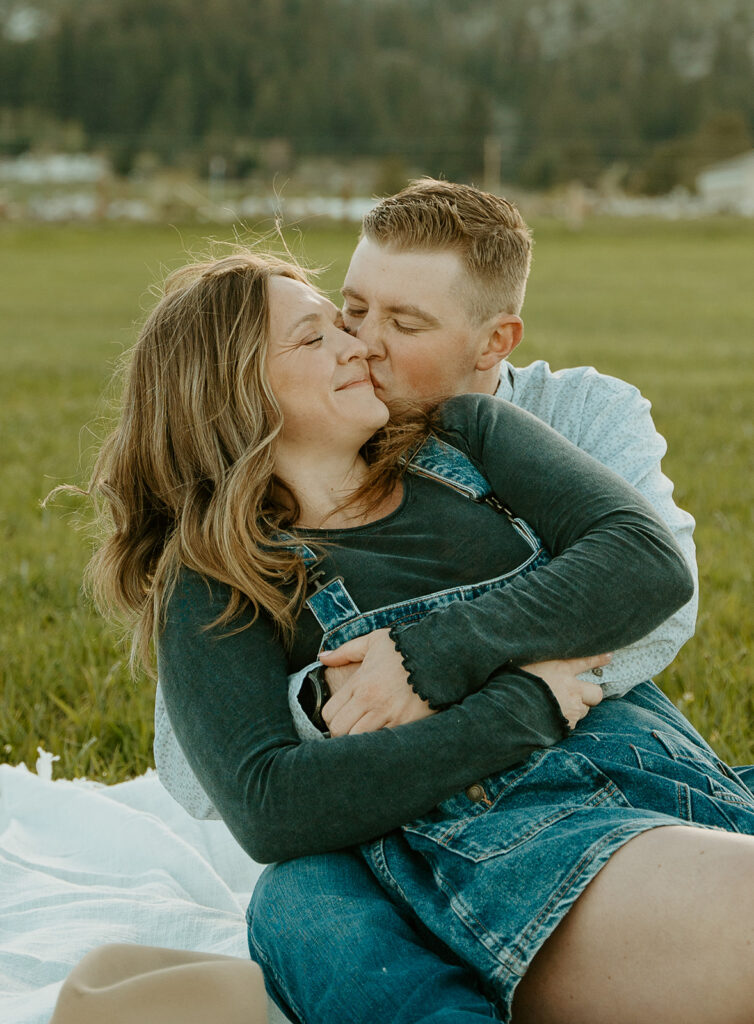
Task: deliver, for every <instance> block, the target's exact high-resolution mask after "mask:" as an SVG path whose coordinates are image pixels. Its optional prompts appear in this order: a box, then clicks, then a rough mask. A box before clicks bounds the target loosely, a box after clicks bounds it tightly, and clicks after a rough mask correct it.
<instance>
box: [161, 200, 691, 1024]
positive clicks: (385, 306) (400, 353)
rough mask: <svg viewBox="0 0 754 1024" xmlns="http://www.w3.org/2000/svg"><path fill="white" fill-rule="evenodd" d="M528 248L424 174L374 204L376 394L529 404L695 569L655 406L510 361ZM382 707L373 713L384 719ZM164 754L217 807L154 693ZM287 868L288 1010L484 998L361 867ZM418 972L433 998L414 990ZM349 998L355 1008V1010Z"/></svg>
mask: <svg viewBox="0 0 754 1024" xmlns="http://www.w3.org/2000/svg"><path fill="white" fill-rule="evenodd" d="M530 254H531V241H530V236H529V232H528V229H527V227H526V225H525V224H524V222H523V220H522V219H521V217H520V215H519V214H518V211H517V210H516V209H515V208H514V207H513V206H511V205H510V204H509V203H507V202H506V201H505V200H503V199H500V198H498V197H496V196H492V195H489V194H487V193H483V192H481V191H479V190H478V189H474V188H471V187H468V186H463V185H456V184H453V183H447V182H439V181H432V180H425V181H420V182H416V183H414V184H412V185H411V186H409V187H408V188H407V189H405V190H404V191H403V192H401V193H399V194H398V195H397V196H394V197H392V198H390V199H386V200H383V201H382V202H381V203H379V204H378V205H377V206H376V207H375V209H374V210H373V211H372V212H371V213H370V214H368V215H367V217H366V218H365V220H364V224H363V230H362V237H361V240H360V241H359V244H358V245H357V247H356V250H355V252H354V255H353V258H352V261H351V264H350V267H349V270H348V273H347V275H346V279H345V282H344V285H343V296H344V300H345V303H344V309H343V315H344V320H345V323H346V326H347V327H348V328H349V329H350V330H351V331H352V332H354V333H356V334H358V336H359V338H360V339H362V340H363V341H364V342H365V343H366V344H367V347H368V350H369V352H368V356H369V360H370V368H371V374H372V378H373V382H374V385H375V388H376V391H377V394H378V396H379V397H380V398H382V399H383V400H384V401H386V402H387V403H388V405H396V404H399V403H400V402H401V401H402V400H406V399H408V400H419V401H422V402H425V403H431V402H432V401H434V400H437V399H439V398H442V397H445V396H449V395H452V394H461V393H465V392H487V393H491V394H492V393H494V394H496V395H497V396H498V397H500V398H501V399H506V400H508V401H511V402H513V403H514V404H516V405H519V406H521V407H523V408H525V409H527V410H528V411H529V412H531V413H533V414H534V415H536V416H538V417H539V418H541V419H542V420H544V421H545V422H547V423H548V424H550V425H551V426H553V427H554V428H555V429H556V430H558V431H559V432H560V433H562V434H563V435H564V436H566V437H567V438H568V439H569V440H571V441H572V442H574V443H575V444H577V445H578V446H579V447H581V448H582V449H584V450H585V451H587V452H589V453H590V454H591V455H592V456H594V457H595V458H597V459H599V460H600V461H601V462H603V463H604V464H606V465H608V466H609V467H610V468H612V469H613V470H615V471H616V472H618V473H620V474H621V475H622V476H623V477H624V478H626V479H627V480H629V481H630V482H631V483H632V484H634V486H636V487H637V488H638V489H639V490H640V491H641V492H642V493H643V495H644V497H645V498H647V499H648V500H649V501H650V502H651V503H652V504H653V506H654V507H655V509H656V510H657V511H658V513H659V514H660V515H661V517H662V518H663V519H664V520H665V522H666V523H667V525H668V526H669V527H670V528H671V530H672V531H673V533H674V535H675V537H676V540H677V542H678V543H679V545H680V547H681V549H682V550H683V552H684V554H685V556H686V558H687V560H688V562H689V565H690V566H691V567H692V568H693V570H694V573H695V558H694V547H693V541H692V531H693V520H692V518H691V517H690V516H689V515H687V514H686V513H684V512H682V511H680V510H679V509H678V508H676V506H675V504H674V503H673V500H672V484H671V483H670V481H669V480H668V479H667V478H666V477H665V476H664V475H663V474H662V472H661V468H660V460H661V458H662V456H663V455H664V453H665V450H666V446H665V443H664V441H663V439H662V438H661V437H660V436H659V435H658V434H657V432H656V430H655V428H654V425H653V423H652V420H651V416H650V413H649V403H648V402H647V401H646V400H644V399H643V398H642V397H641V395H640V394H639V392H638V391H637V390H636V389H635V388H633V387H631V386H630V385H628V384H625V383H624V382H622V381H619V380H616V379H614V378H611V377H605V376H603V375H601V374H599V373H597V372H596V371H595V370H594V369H592V368H584V367H581V368H577V369H572V370H565V371H560V372H557V373H553V372H551V371H550V369H549V367H548V365H547V364H546V363H543V362H536V363H533V364H531V365H530V366H527V367H525V368H523V369H516V368H514V367H513V366H511V365H510V363H509V362H508V361H507V359H508V356H509V355H510V354H511V352H512V351H513V350H514V349H515V347H516V346H517V345H518V344H519V342H520V341H521V338H522V335H523V324H522V321H521V318H520V315H519V314H520V311H521V306H522V304H523V299H524V292H525V287H526V281H527V277H528V273H529V266H530ZM695 615H696V598H694V599H693V600H692V601H690V602H689V603H688V604H687V605H686V606H685V607H684V608H683V609H681V610H680V611H679V612H678V613H676V615H674V616H673V617H672V618H671V619H670V620H668V621H667V622H666V623H664V624H663V626H662V627H660V628H659V629H657V630H655V632H654V633H652V634H650V635H649V636H648V637H646V638H644V640H642V641H641V642H639V643H637V644H635V645H633V646H632V647H630V648H628V649H626V650H624V651H620V652H616V654H615V655H614V657H613V660H612V662H611V664H610V665H609V666H607V667H605V668H604V669H602V670H600V671H601V673H602V675H601V678H600V679H599V681H600V683H601V684H602V686H603V690H604V692H605V694H606V695H618V694H620V693H623V692H625V691H626V690H628V689H629V688H630V687H631V686H633V685H635V684H637V683H639V682H642V681H643V680H645V679H647V678H649V677H651V676H652V675H653V674H655V673H657V672H659V671H660V670H661V669H663V668H664V667H665V666H666V665H667V664H669V663H670V661H671V660H672V659H673V657H674V656H675V654H676V652H677V651H678V649H679V648H680V647H681V645H682V644H683V643H684V642H685V641H686V640H687V639H688V638H689V637H690V636H691V635H692V634H693V630H694V622H695ZM415 655H416V657H417V658H420V659H421V660H422V663H423V665H424V666H425V667H426V666H427V664H429V667H430V669H431V668H432V667H433V659H436V661H437V665H436V667H437V670H438V671H442V657H443V654H442V651H441V650H440V649H438V650H434V649H427V648H423V649H422V650H421V651H417V652H415ZM323 660H325V659H323ZM327 661H328V663H329V665H330V666H331V668H330V670H329V678H328V681H330V682H331V683H332V687H333V689H342V688H344V687H347V688H348V692H349V694H350V695H351V696H352V697H358V696H359V694H360V693H361V692H363V691H364V690H365V689H368V688H369V682H370V680H371V681H372V682H374V681H375V680H379V678H380V672H381V662H380V656H379V652H378V651H375V650H373V649H372V647H371V641H370V639H369V638H362V639H361V640H358V641H353V642H352V644H350V645H347V650H345V651H343V652H342V653H341V655H340V656H338V655H337V654H336V655H334V656H331V657H330V658H329V659H327ZM362 662H363V663H362ZM301 675H303V673H302V674H301ZM593 681H594V678H593ZM372 689H374V687H372ZM363 710H364V704H363V701H361V703H360V704H359V709H358V712H357V713H354V715H353V716H351V719H350V720H351V721H353V722H354V724H355V723H356V721H357V720H358V719H357V714H358V715H359V716H361V715H363ZM379 711H380V709H379V708H375V714H378V713H379ZM325 714H326V709H325ZM375 721H376V719H374V718H373V719H372V722H373V723H374V722H375ZM371 727H372V728H377V727H379V726H378V725H376V724H372V726H371ZM345 731H348V729H347V728H346V729H345ZM155 758H156V761H157V765H158V769H159V772H160V777H161V779H162V780H163V782H165V784H166V785H167V787H168V788H169V789H170V791H171V792H172V793H173V795H175V796H176V797H177V798H178V799H179V800H180V802H182V803H183V804H184V806H187V808H188V809H190V810H191V811H192V813H194V814H195V815H196V816H200V817H206V816H210V815H211V814H212V810H213V809H212V808H211V804H210V803H209V801H208V800H207V799H206V798H205V797H204V796H203V794H202V793H201V790H200V789H199V787H198V784H197V783H195V780H193V777H192V776H191V773H190V769H188V766H187V765H186V764H185V761H184V760H183V758H182V755H181V754H180V751H179V749H178V748H177V745H176V744H175V741H174V739H173V737H172V733H171V732H170V729H169V723H168V722H167V718H166V716H165V713H164V707H163V706H162V702H161V697H160V694H159V691H158V699H157V705H156V741H155ZM280 868H281V870H277V869H273V870H272V871H270V870H269V869H268V872H267V873H266V874H265V876H263V882H264V884H263V885H262V886H260V887H258V890H257V892H256V894H255V900H254V903H253V916H250V948H251V949H252V955H253V956H254V958H255V959H257V960H259V962H260V963H261V964H262V967H263V969H264V971H265V976H266V981H267V984H268V987H269V989H270V990H271V991H272V992H273V993H274V995H275V997H276V1000H277V1001H278V1003H279V1004H280V1005H281V1006H283V1007H285V1009H286V1011H287V1012H288V1014H289V1016H291V1017H292V1018H295V1017H298V1018H299V1019H301V1020H305V1019H306V1015H311V1017H312V1020H314V1019H316V1020H331V1021H333V1024H335V1022H336V1021H339V1020H341V1019H342V1020H346V1019H349V1020H351V1019H353V1020H381V1019H396V1020H397V1019H405V1020H406V1021H411V1020H418V1019H419V1015H418V1005H419V1004H421V1005H423V1006H424V1007H425V1008H426V1004H427V1000H428V999H434V1000H437V1004H438V1006H440V1005H445V1006H449V1005H451V1003H452V1005H453V1006H458V1005H459V1001H458V1000H456V1001H454V999H453V998H451V997H450V993H451V992H455V991H456V989H457V990H458V991H459V992H460V991H463V993H465V994H464V995H463V996H461V997H459V998H460V1000H461V1001H463V999H472V1001H473V996H469V995H468V991H469V979H468V976H467V972H466V971H465V969H464V968H463V967H462V965H460V964H459V963H458V962H457V961H454V959H453V956H452V954H449V951H448V950H447V949H445V948H444V947H442V945H441V944H440V943H438V942H437V940H435V939H434V937H433V936H432V935H430V934H429V933H426V931H422V930H421V927H420V926H419V925H418V923H417V922H416V921H409V920H408V919H406V917H405V916H402V915H401V914H400V913H399V912H398V911H397V910H396V908H395V907H394V906H393V905H392V904H391V903H389V901H387V900H386V898H385V895H384V893H383V892H382V890H381V888H380V886H379V885H378V884H377V882H376V881H375V879H374V878H373V877H372V876H371V875H370V873H369V871H368V869H367V868H366V867H365V866H364V865H363V864H361V865H360V864H357V863H356V862H355V859H354V858H352V857H350V858H349V857H348V856H347V855H345V854H344V855H341V854H331V855H330V854H328V855H325V856H321V857H315V858H302V860H301V861H293V862H289V863H288V864H286V865H281V866H280ZM325 908H327V909H325ZM250 911H251V908H250ZM335 919H337V920H338V922H339V923H338V928H337V931H338V934H337V935H336V934H334V932H333V921H334V920H335ZM354 943H355V944H356V945H354ZM338 945H339V946H340V947H344V946H345V947H346V948H347V952H348V957H349V959H350V963H351V965H352V968H353V970H355V971H356V972H358V976H357V977H354V978H351V979H349V980H348V982H347V979H346V976H345V974H344V972H342V971H341V970H340V969H339V968H340V966H341V961H339V960H338V958H337V956H336V955H335V947H336V946H338ZM273 946H274V957H275V960H274V962H273V961H272V959H271V956H272V955H273V954H272V947H273ZM406 950H410V953H411V956H410V957H407V956H406V955H405V951H406ZM409 959H410V961H411V963H410V965H409V964H408V960H409ZM293 963H296V964H297V971H296V973H297V978H294V979H292V978H290V977H288V976H286V977H285V978H283V972H284V971H285V968H286V964H288V965H290V964H293ZM422 964H424V965H425V967H426V970H424V968H423V967H422ZM438 964H440V965H441V966H440V967H438ZM343 966H345V964H343ZM404 968H405V971H404ZM423 970H424V974H425V976H426V977H427V979H428V984H430V985H431V992H432V994H431V995H430V992H429V990H427V991H424V990H423V989H422V988H421V986H417V982H416V979H417V977H418V976H421V974H422V971H423ZM381 971H385V972H389V984H387V985H383V986H382V990H383V991H384V992H388V990H389V998H390V999H392V1000H394V1001H395V1000H396V999H398V1000H400V1001H401V1008H400V1010H398V1009H397V1008H396V1006H395V1003H394V1002H392V1003H391V1002H389V1001H388V1002H386V1003H385V1005H380V1006H378V1005H377V1004H376V1003H375V1002H374V998H375V991H376V990H377V989H378V988H379V976H380V972H381ZM402 972H403V973H402ZM286 975H287V972H286ZM430 979H431V980H430ZM385 981H386V982H387V981H388V978H385ZM375 982H376V983H377V985H375ZM438 986H439V988H438ZM471 987H472V988H473V984H472V986H471ZM456 994H457V993H456ZM386 998H387V997H386ZM360 1001H361V1002H360ZM417 1001H418V1002H417ZM346 1004H348V1005H349V1006H350V1007H351V1008H352V1009H351V1011H350V1012H351V1013H352V1016H348V1017H346V1015H345V1014H346V1011H345V1006H346ZM359 1006H360V1008H359ZM354 1007H355V1008H354ZM367 1007H368V1009H367ZM484 1007H488V1004H487V1003H486V1001H485V1000H484V999H483V998H482V997H481V995H480V996H479V997H478V1002H477V1003H476V1004H475V1006H474V1008H473V1009H472V1008H469V1014H470V1016H469V1020H471V1019H477V1018H478V1017H479V1016H480V1015H481V1016H489V1015H491V1013H492V1011H491V1010H490V1009H489V1008H488V1012H487V1011H485V1009H484ZM399 1013H403V1014H404V1015H405V1016H404V1017H400V1018H399V1015H398V1014H399ZM441 1013H442V1011H439V1014H440V1015H438V1016H437V1020H438V1021H439V1020H440V1019H441ZM427 1019H430V1017H427ZM432 1019H434V1018H432ZM447 1019H448V1020H450V1019H451V1018H450V1017H448V1018H447ZM453 1019H454V1020H461V1019H462V1018H461V1017H460V1016H455V1017H453Z"/></svg>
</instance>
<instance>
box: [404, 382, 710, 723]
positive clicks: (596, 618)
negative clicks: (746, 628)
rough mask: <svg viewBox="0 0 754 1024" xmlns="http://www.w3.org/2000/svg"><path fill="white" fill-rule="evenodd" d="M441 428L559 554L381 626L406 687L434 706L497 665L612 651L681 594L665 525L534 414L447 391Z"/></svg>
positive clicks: (682, 599)
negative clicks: (412, 619) (408, 620)
mask: <svg viewBox="0 0 754 1024" xmlns="http://www.w3.org/2000/svg"><path fill="white" fill-rule="evenodd" d="M441 416H442V425H443V429H444V431H445V432H446V433H447V439H448V440H449V441H450V443H452V444H454V445H455V446H456V447H458V448H459V449H460V450H462V451H464V452H465V454H467V455H468V456H469V458H471V460H472V461H473V462H474V463H475V464H476V465H477V466H478V467H479V468H480V470H481V471H482V472H483V473H484V475H485V476H486V477H487V479H488V480H489V481H490V484H491V485H492V487H493V490H494V491H495V493H496V494H497V495H498V497H500V498H501V499H502V500H504V501H505V503H506V504H507V505H509V506H510V508H511V509H512V510H513V512H514V513H515V514H516V515H517V516H520V517H521V518H522V519H524V520H526V522H528V523H529V524H530V525H531V526H532V527H533V528H534V530H535V531H536V532H537V534H538V535H539V536H540V537H541V538H542V540H543V542H544V544H545V546H546V547H547V548H548V549H549V550H550V552H551V553H552V554H553V555H555V556H557V557H555V558H554V559H553V561H552V562H551V563H550V564H549V565H547V566H544V567H543V568H540V569H538V570H537V571H536V572H532V573H529V574H527V575H525V576H520V577H517V578H516V579H514V580H513V581H512V582H510V583H509V584H508V585H507V586H506V587H505V588H503V589H501V590H493V591H490V592H488V593H486V594H484V595H482V596H481V597H478V598H476V599H474V600H471V601H463V602H460V601H459V602H454V603H453V604H450V605H448V606H446V607H445V608H443V609H438V610H437V611H434V612H431V613H430V614H429V615H427V616H426V617H425V618H424V619H422V620H421V621H419V622H417V623H415V624H411V625H404V626H396V627H393V629H392V630H391V636H392V637H393V639H394V641H395V643H396V646H397V647H398V649H399V651H400V653H401V655H402V656H403V660H404V664H405V665H406V668H407V670H408V672H409V678H410V681H411V684H412V685H413V687H414V689H415V690H416V691H417V693H419V695H420V696H422V697H423V698H424V699H425V700H428V701H429V703H430V705H431V706H433V707H444V706H447V704H449V703H451V702H453V701H457V700H461V699H463V697H464V696H465V695H467V694H468V693H471V692H473V691H474V690H475V689H477V688H478V687H479V686H480V685H482V684H483V682H484V680H485V679H487V678H488V677H489V675H490V674H491V673H492V672H494V671H495V670H496V669H497V668H498V667H499V666H501V665H503V664H505V663H513V664H524V663H526V662H535V661H545V660H548V659H550V658H569V657H579V656H584V655H589V654H599V653H601V652H604V651H612V650H614V649H616V648H618V647H621V646H623V645H625V644H627V643H631V642H633V641H635V640H637V639H638V638H639V637H641V636H643V635H645V634H646V633H648V632H649V631H650V630H651V629H654V628H655V627H657V626H658V625H659V624H660V623H661V622H662V621H663V620H664V619H666V618H667V617H668V616H669V615H671V614H672V613H673V612H674V611H675V610H676V609H677V608H678V607H680V606H681V605H682V604H684V603H686V602H687V601H688V600H689V598H690V597H691V594H692V590H693V580H692V576H691V573H690V571H689V569H688V567H687V565H686V562H685V560H684V558H683V555H682V554H681V552H680V550H679V548H678V545H677V544H676V542H675V540H674V539H673V537H672V534H671V533H670V531H669V530H668V529H667V527H665V526H664V525H663V524H662V523H661V522H660V521H659V519H658V517H657V515H656V514H655V513H654V511H653V509H652V507H651V506H650V505H649V503H648V502H647V501H646V500H645V499H643V498H642V497H641V495H639V494H638V492H637V491H635V490H634V489H633V488H632V487H630V486H629V485H627V483H626V482H625V481H624V480H623V479H621V478H620V477H619V476H617V475H616V474H615V473H613V472H612V471H611V470H609V469H607V468H606V467H605V466H603V465H601V464H600V463H598V462H597V461H596V460H594V459H592V458H591V457H590V456H588V455H586V454H585V453H584V452H583V451H581V450H580V449H579V448H577V447H576V446H575V445H572V444H571V443H570V442H569V441H567V440H566V439H565V438H563V437H562V436H561V435H560V434H558V433H557V432H556V431H555V430H553V429H551V428H550V427H548V426H546V425H545V424H544V423H542V422H541V421H540V420H538V419H537V418H536V417H535V416H533V415H531V414H529V413H527V412H525V411H523V410H522V409H518V408H516V407H515V406H513V405H511V404H510V403H508V402H505V401H502V400H500V399H497V398H493V397H491V396H489V395H463V396H459V397H457V398H454V399H451V400H450V401H449V402H447V403H446V404H445V406H444V407H443V409H442V411H441Z"/></svg>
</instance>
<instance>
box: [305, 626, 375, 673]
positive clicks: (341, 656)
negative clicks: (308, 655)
mask: <svg viewBox="0 0 754 1024" xmlns="http://www.w3.org/2000/svg"><path fill="white" fill-rule="evenodd" d="M369 635H370V634H369V633H367V634H366V635H365V636H357V637H356V639H355V640H349V641H348V643H345V644H341V645H340V647H336V648H335V650H334V651H320V652H319V654H318V655H317V657H318V658H319V660H320V661H321V662H322V664H323V665H327V666H336V665H348V664H350V663H351V662H353V661H363V660H364V655H365V654H366V652H367V648H368V647H369Z"/></svg>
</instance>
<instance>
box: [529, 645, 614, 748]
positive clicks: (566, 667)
mask: <svg viewBox="0 0 754 1024" xmlns="http://www.w3.org/2000/svg"><path fill="white" fill-rule="evenodd" d="M611 658H612V654H597V655H595V656H594V657H592V658H569V659H567V660H565V661H538V662H535V663H534V664H533V665H522V666H521V668H522V669H523V670H524V671H525V672H531V673H532V675H535V676H539V678H540V679H544V681H545V682H546V683H547V685H548V686H549V687H550V689H551V690H552V692H553V693H554V694H555V698H556V700H557V702H558V704H560V710H561V711H562V712H563V717H564V718H566V719H567V720H568V724H569V726H570V727H571V728H572V729H573V728H574V727H575V726H576V724H577V723H578V722H580V721H581V719H582V718H585V717H586V715H587V714H588V712H589V709H590V708H593V707H595V706H596V705H597V704H599V702H600V701H601V700H602V689H601V688H600V687H599V686H597V684H596V683H585V682H583V681H582V680H581V679H579V678H578V676H579V675H580V674H581V673H582V672H588V671H589V670H590V669H593V668H601V667H602V666H603V665H607V664H608V662H609V661H610V659H611Z"/></svg>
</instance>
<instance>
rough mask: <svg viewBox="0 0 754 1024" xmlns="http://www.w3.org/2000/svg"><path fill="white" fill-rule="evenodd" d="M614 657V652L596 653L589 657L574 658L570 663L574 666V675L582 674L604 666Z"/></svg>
mask: <svg viewBox="0 0 754 1024" xmlns="http://www.w3.org/2000/svg"><path fill="white" fill-rule="evenodd" d="M612 657H613V656H612V654H595V655H592V656H591V657H589V658H573V659H572V660H571V661H570V662H569V664H570V665H572V666H573V670H574V675H580V674H581V673H582V672H589V671H591V670H592V669H595V668H604V666H605V665H609V664H610V661H611V660H612Z"/></svg>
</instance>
